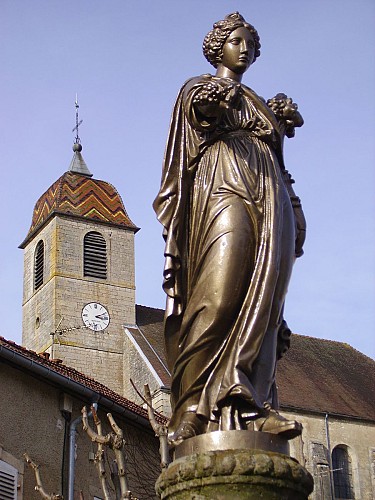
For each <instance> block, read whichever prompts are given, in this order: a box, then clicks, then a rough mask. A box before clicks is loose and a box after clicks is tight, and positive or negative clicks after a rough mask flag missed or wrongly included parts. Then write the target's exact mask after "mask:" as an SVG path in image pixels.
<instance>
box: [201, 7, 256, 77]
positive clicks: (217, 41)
mask: <svg viewBox="0 0 375 500" xmlns="http://www.w3.org/2000/svg"><path fill="white" fill-rule="evenodd" d="M237 28H247V29H248V30H249V31H250V33H251V34H252V36H253V38H254V43H255V53H254V60H253V62H255V59H256V58H257V57H259V56H260V41H259V40H260V39H259V35H258V32H257V30H256V29H255V28H254V26H252V25H251V24H249V23H247V22H246V21H245V19H244V18H243V17H242V16H241V14H239V13H238V12H234V13H233V14H228V15H227V16H225V19H223V20H222V21H217V22H216V23H215V24H214V25H213V29H212V30H211V31H210V32H209V33H207V35H206V36H205V38H204V41H203V47H202V48H203V54H204V56H205V58H206V59H207V61H208V62H209V63H210V64H212V66H214V67H215V68H217V67H218V64H219V63H220V62H221V59H222V57H223V46H224V44H225V41H226V39H227V38H228V36H229V35H230V34H231V33H232V31H234V30H236V29H237Z"/></svg>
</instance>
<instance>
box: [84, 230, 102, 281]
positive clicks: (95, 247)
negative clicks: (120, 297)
mask: <svg viewBox="0 0 375 500" xmlns="http://www.w3.org/2000/svg"><path fill="white" fill-rule="evenodd" d="M83 274H84V276H92V277H93V278H101V279H106V278H107V244H106V242H105V239H104V238H103V236H102V235H101V234H100V233H98V232H96V231H91V232H90V233H87V234H86V235H85V238H84V241H83Z"/></svg>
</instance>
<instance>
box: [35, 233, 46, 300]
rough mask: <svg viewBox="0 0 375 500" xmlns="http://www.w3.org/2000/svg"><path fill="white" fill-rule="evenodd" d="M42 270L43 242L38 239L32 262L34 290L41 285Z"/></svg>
mask: <svg viewBox="0 0 375 500" xmlns="http://www.w3.org/2000/svg"><path fill="white" fill-rule="evenodd" d="M43 271H44V242H43V240H40V241H39V242H38V244H37V246H36V249H35V262H34V290H38V288H40V287H41V286H42V285H43V274H44V273H43Z"/></svg>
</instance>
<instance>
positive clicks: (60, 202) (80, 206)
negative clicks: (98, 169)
mask: <svg viewBox="0 0 375 500" xmlns="http://www.w3.org/2000/svg"><path fill="white" fill-rule="evenodd" d="M53 214H63V215H70V216H76V217H80V218H81V217H83V218H85V219H89V220H94V221H96V222H104V223H109V224H114V225H116V226H120V227H124V228H127V229H131V230H133V231H135V232H136V231H137V230H138V228H137V226H136V225H135V224H134V223H133V222H132V221H131V219H130V218H129V216H128V214H127V212H126V210H125V206H124V204H123V201H122V199H121V196H120V195H119V193H118V192H117V190H116V189H115V187H114V186H112V184H109V183H108V182H105V181H101V180H97V179H92V178H89V177H87V176H86V175H81V174H78V173H75V172H71V171H68V172H65V173H64V174H63V175H62V176H61V177H60V178H59V179H57V181H56V182H54V183H53V184H52V186H51V187H50V188H49V189H47V191H46V192H45V193H44V194H43V195H42V196H41V197H40V198H39V200H38V201H37V202H36V204H35V207H34V212H33V218H32V222H31V227H30V229H29V232H28V234H27V236H26V238H25V241H24V242H23V243H22V244H21V245H20V247H21V248H23V247H24V246H25V245H26V243H27V241H29V239H30V238H31V237H32V236H33V235H34V234H35V233H36V231H37V230H38V229H40V228H41V227H42V226H43V225H44V223H45V222H46V221H47V220H48V219H49V218H50V217H51V216H52V215H53Z"/></svg>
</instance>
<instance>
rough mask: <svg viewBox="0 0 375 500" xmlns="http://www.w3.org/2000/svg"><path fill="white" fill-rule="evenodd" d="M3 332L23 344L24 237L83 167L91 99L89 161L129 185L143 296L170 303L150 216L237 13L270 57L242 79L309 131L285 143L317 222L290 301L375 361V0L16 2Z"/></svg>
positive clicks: (2, 26)
mask: <svg viewBox="0 0 375 500" xmlns="http://www.w3.org/2000/svg"><path fill="white" fill-rule="evenodd" d="M0 8H1V19H0V45H1V50H0V64H1V68H2V77H1V79H0V95H1V108H2V114H1V115H2V119H1V123H0V147H1V157H2V169H1V172H2V196H1V200H0V203H1V213H2V217H1V227H2V244H1V246H0V252H1V262H2V266H1V268H2V269H1V273H0V300H1V302H2V309H3V311H4V314H3V315H2V316H1V321H0V335H2V336H4V337H6V338H8V339H13V340H15V341H17V342H21V320H22V306H21V305H22V274H23V256H22V251H21V250H19V249H18V248H17V247H18V245H19V244H20V243H21V241H22V240H23V239H24V237H25V235H26V233H27V231H28V229H29V226H30V222H31V216H32V210H33V207H34V204H35V202H36V200H37V199H38V197H39V196H40V195H41V194H42V193H43V192H44V191H45V190H46V189H47V188H48V187H49V186H50V185H51V184H52V183H53V182H54V181H55V180H56V179H57V178H58V177H59V176H60V175H61V174H62V173H63V172H64V171H66V170H67V169H68V167H69V163H70V160H71V157H72V154H73V153H72V150H71V146H72V143H73V139H74V137H73V134H72V133H71V130H72V128H73V126H74V120H75V116H74V99H75V94H76V92H78V96H79V102H80V114H81V118H82V119H83V120H84V121H83V124H82V127H81V129H80V136H81V140H82V144H83V151H82V153H83V156H84V158H85V161H86V163H87V165H88V167H89V169H90V170H91V172H93V174H94V177H95V178H98V179H104V180H106V181H108V182H111V183H112V184H114V185H115V186H116V188H117V189H118V191H119V192H120V194H121V195H122V197H123V200H124V203H125V206H126V208H127V211H128V213H129V215H130V217H131V218H132V220H133V221H134V222H135V223H136V224H137V225H138V226H139V227H141V231H140V232H139V233H138V234H137V236H136V283H137V302H138V303H140V304H144V305H149V306H154V307H163V305H164V295H163V292H162V290H161V274H162V266H163V257H162V253H163V242H162V238H161V228H160V226H159V224H158V222H157V221H156V219H155V216H154V213H153V211H152V208H151V204H152V201H153V199H154V197H155V195H156V193H157V191H158V187H159V183H160V174H161V164H162V157H163V153H164V146H165V141H166V137H167V130H168V125H169V119H170V114H171V111H172V107H173V102H174V99H175V97H176V94H177V92H178V90H179V88H180V86H181V85H182V83H183V82H184V81H185V80H186V79H187V78H189V77H191V76H195V75H199V74H202V73H206V72H211V70H212V69H213V68H211V67H210V66H209V64H208V63H207V62H206V61H205V59H204V57H203V55H202V52H201V45H202V41H203V37H204V35H205V34H206V32H207V31H208V30H209V29H210V28H211V26H212V23H213V22H214V21H216V20H218V19H221V18H223V16H224V15H226V14H228V13H229V12H232V11H235V10H238V11H240V12H241V13H242V14H243V15H244V17H245V18H246V19H247V20H248V21H249V22H251V23H252V24H254V26H255V27H256V28H257V29H258V32H259V34H260V38H261V43H262V53H261V57H260V58H259V59H258V60H257V62H256V63H255V64H254V65H253V66H252V67H251V68H250V70H249V71H248V72H247V73H246V75H245V77H244V79H243V82H244V83H245V84H247V85H248V86H250V87H252V88H253V89H254V90H255V91H256V92H257V93H258V94H260V95H262V96H264V97H265V98H269V97H271V96H273V95H275V94H276V93H277V92H280V91H281V92H285V93H286V94H288V95H290V96H291V97H292V98H293V99H294V100H295V101H296V102H297V103H298V104H299V109H300V111H301V113H302V115H303V117H304V119H305V125H304V127H302V128H301V129H298V130H297V131H296V137H295V138H294V139H292V140H288V141H287V143H286V145H285V159H286V165H287V168H288V169H289V170H290V171H291V173H292V174H293V176H294V178H295V179H296V185H295V189H296V192H297V193H298V195H299V196H300V197H301V199H302V202H303V207H304V210H305V214H306V217H307V221H308V235H307V242H306V247H305V255H304V256H303V258H301V259H299V260H298V261H297V263H296V266H295V270H294V275H293V276H292V282H291V285H290V290H289V295H288V298H287V306H286V313H285V316H286V319H287V321H288V323H289V325H290V326H291V328H292V330H293V331H295V332H297V333H301V334H304V335H310V336H314V337H322V338H328V339H333V340H339V341H342V342H347V343H349V344H350V345H352V346H353V347H355V348H356V349H358V350H360V351H362V352H364V353H366V354H368V355H370V356H372V357H374V356H375V339H374V337H375V313H374V310H375V307H374V305H375V224H374V213H375V182H374V181H375V179H374V165H375V162H374V160H375V139H374V137H375V125H374V117H375V98H374V89H375V59H374V46H375V43H374V42H375V22H374V21H375V3H374V2H373V1H372V0H358V1H357V2H353V1H347V0H330V1H329V2H326V1H320V0H315V1H310V2H301V1H297V0H285V1H283V2H280V1H278V0H267V1H251V0H245V1H228V0H227V1H220V0H215V1H214V0H205V1H198V0H192V1H191V0H190V1H185V2H181V1H180V2H177V1H172V0H160V1H158V2H157V1H152V0H149V1H142V0H138V1H136V0H122V1H120V0H108V1H106V2H103V1H99V0H75V1H71V0H64V2H61V1H57V0H49V1H47V0H44V1H40V0H33V2H27V1H20V0H1V2H0Z"/></svg>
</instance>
